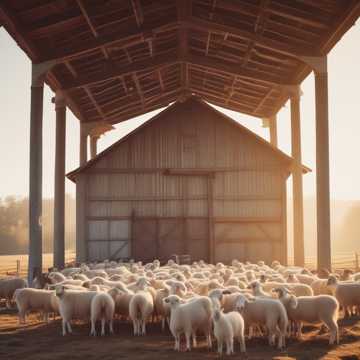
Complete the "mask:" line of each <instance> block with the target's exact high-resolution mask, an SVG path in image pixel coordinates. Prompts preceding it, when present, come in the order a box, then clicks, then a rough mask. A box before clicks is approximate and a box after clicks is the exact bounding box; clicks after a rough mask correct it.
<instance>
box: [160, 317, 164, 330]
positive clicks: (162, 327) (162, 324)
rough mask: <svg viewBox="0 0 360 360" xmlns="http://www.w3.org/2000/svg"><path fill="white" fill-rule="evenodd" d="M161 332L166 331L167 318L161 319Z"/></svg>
mask: <svg viewBox="0 0 360 360" xmlns="http://www.w3.org/2000/svg"><path fill="white" fill-rule="evenodd" d="M161 331H165V318H162V319H161Z"/></svg>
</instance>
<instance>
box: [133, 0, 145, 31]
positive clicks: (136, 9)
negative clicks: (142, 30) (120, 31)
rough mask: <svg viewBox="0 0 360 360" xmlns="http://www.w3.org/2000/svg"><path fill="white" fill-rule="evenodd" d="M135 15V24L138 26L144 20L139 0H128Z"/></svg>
mask: <svg viewBox="0 0 360 360" xmlns="http://www.w3.org/2000/svg"><path fill="white" fill-rule="evenodd" d="M130 2H131V6H132V9H133V12H134V15H135V20H136V24H137V26H138V27H140V26H141V25H142V24H143V22H144V13H143V11H142V8H141V4H140V1H139V0H130Z"/></svg>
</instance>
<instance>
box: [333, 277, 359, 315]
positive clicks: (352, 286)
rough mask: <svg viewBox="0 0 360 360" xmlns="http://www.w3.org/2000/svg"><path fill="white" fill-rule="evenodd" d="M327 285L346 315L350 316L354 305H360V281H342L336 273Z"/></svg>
mask: <svg viewBox="0 0 360 360" xmlns="http://www.w3.org/2000/svg"><path fill="white" fill-rule="evenodd" d="M327 285H328V287H329V289H330V290H331V291H332V292H333V294H334V295H335V297H336V299H337V300H338V301H339V303H340V305H341V306H342V308H343V309H344V314H345V317H349V315H350V313H351V310H352V308H353V307H354V306H356V307H358V306H360V283H356V282H351V283H349V282H343V283H342V282H339V280H338V279H337V278H336V277H335V276H334V275H331V276H329V279H328V281H327ZM349 312H350V313H349Z"/></svg>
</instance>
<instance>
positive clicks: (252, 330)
mask: <svg viewBox="0 0 360 360" xmlns="http://www.w3.org/2000/svg"><path fill="white" fill-rule="evenodd" d="M253 336H254V328H253V326H252V325H250V326H249V340H250V339H252V337H253Z"/></svg>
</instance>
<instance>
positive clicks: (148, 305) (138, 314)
mask: <svg viewBox="0 0 360 360" xmlns="http://www.w3.org/2000/svg"><path fill="white" fill-rule="evenodd" d="M153 311H154V300H153V296H152V295H151V293H150V292H149V291H146V290H145V289H144V290H140V291H138V292H137V293H135V295H134V296H132V297H131V300H130V303H129V315H130V319H131V320H132V322H133V326H134V335H146V322H147V321H148V319H149V318H150V317H151V315H152V313H153Z"/></svg>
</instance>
